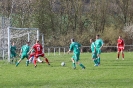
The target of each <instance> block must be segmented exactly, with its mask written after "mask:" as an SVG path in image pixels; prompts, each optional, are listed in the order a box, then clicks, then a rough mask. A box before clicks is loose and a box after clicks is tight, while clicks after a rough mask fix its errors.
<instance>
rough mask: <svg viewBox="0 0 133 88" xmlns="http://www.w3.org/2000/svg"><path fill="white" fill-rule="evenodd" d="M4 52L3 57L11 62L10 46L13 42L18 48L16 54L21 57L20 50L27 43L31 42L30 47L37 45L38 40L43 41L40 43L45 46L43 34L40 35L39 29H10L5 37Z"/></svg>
mask: <svg viewBox="0 0 133 88" xmlns="http://www.w3.org/2000/svg"><path fill="white" fill-rule="evenodd" d="M4 38H5V40H4V49H3V50H4V51H3V56H4V57H6V58H7V59H8V62H10V54H11V53H10V46H11V44H12V42H14V43H15V46H16V48H17V50H16V53H17V55H19V53H20V49H21V47H22V46H23V45H25V44H26V42H30V47H32V46H33V44H35V41H36V39H38V40H41V41H40V43H42V44H43V46H44V39H43V34H39V30H38V28H14V27H8V28H7V31H6V33H5V36H4Z"/></svg>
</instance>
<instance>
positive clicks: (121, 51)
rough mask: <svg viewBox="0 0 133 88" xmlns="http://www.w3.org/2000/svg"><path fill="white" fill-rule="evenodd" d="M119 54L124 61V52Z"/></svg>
mask: <svg viewBox="0 0 133 88" xmlns="http://www.w3.org/2000/svg"><path fill="white" fill-rule="evenodd" d="M121 54H122V60H124V52H123V50H121Z"/></svg>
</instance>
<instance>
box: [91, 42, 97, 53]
mask: <svg viewBox="0 0 133 88" xmlns="http://www.w3.org/2000/svg"><path fill="white" fill-rule="evenodd" d="M95 48H96V45H95V42H92V43H91V51H92V53H94V51H95Z"/></svg>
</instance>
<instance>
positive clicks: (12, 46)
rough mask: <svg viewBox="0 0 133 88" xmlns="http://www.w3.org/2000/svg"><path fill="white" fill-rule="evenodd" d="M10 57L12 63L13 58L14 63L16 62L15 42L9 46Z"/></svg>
mask: <svg viewBox="0 0 133 88" xmlns="http://www.w3.org/2000/svg"><path fill="white" fill-rule="evenodd" d="M10 53H11V55H10V58H11V63H13V61H14V60H15V63H16V62H17V58H16V46H15V43H14V42H12V45H11V46H10Z"/></svg>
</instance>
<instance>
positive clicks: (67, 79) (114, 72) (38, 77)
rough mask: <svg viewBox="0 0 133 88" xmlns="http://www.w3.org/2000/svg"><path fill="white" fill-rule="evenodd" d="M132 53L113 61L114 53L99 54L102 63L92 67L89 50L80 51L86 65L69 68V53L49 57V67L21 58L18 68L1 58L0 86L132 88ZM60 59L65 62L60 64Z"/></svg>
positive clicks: (27, 87) (25, 87)
mask: <svg viewBox="0 0 133 88" xmlns="http://www.w3.org/2000/svg"><path fill="white" fill-rule="evenodd" d="M131 55H132V52H125V60H122V59H119V60H116V53H102V54H101V65H100V66H98V67H94V63H93V61H92V59H91V53H81V57H80V58H81V60H80V62H81V63H83V64H84V65H85V66H86V69H85V70H82V69H81V67H80V66H77V68H76V69H75V70H74V69H72V63H71V60H70V58H71V56H72V54H65V55H64V54H61V55H57V54H56V55H53V54H50V56H47V54H46V56H47V57H48V59H49V61H50V62H51V66H48V65H47V64H46V63H37V64H38V66H37V68H34V66H33V64H30V65H29V66H28V67H27V66H26V65H25V60H23V61H22V62H21V63H20V64H19V66H18V67H15V64H9V63H8V62H6V61H3V60H1V61H0V88H132V87H133V70H132V68H133V59H132V56H131ZM61 62H65V63H66V65H65V66H64V67H62V66H61V65H60V64H61Z"/></svg>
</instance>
